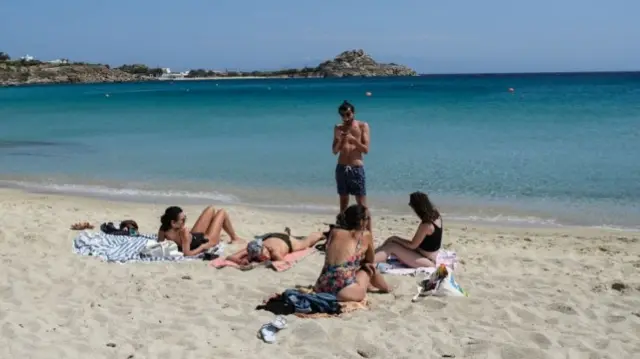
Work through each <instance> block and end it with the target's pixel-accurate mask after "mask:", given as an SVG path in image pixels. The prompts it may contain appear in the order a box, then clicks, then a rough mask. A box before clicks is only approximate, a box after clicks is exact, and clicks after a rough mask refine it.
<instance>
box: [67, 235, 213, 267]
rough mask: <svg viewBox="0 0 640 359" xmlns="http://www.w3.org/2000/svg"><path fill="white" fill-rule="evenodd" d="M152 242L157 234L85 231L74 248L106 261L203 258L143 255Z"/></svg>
mask: <svg viewBox="0 0 640 359" xmlns="http://www.w3.org/2000/svg"><path fill="white" fill-rule="evenodd" d="M152 243H157V236H155V235H150V234H140V235H138V236H121V235H112V234H106V233H103V232H88V231H84V232H81V233H80V234H78V236H77V237H76V238H75V239H74V240H73V248H72V249H73V252H74V253H76V254H79V255H83V256H93V257H98V258H100V259H102V260H104V261H106V262H120V263H126V262H158V261H183V260H194V259H202V255H200V256H195V257H185V256H183V255H172V256H166V257H147V256H143V255H142V252H143V250H144V249H145V248H147V245H150V244H152Z"/></svg>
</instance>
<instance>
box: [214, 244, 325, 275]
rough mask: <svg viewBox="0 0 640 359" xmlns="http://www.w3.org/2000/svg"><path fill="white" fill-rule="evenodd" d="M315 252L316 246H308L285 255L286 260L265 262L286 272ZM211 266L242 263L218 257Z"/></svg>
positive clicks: (275, 268) (218, 266)
mask: <svg viewBox="0 0 640 359" xmlns="http://www.w3.org/2000/svg"><path fill="white" fill-rule="evenodd" d="M313 252H315V248H307V249H303V250H301V251H296V252H293V253H289V254H287V255H286V256H284V260H281V261H268V262H266V263H265V266H266V267H269V268H271V269H273V270H275V271H276V272H284V271H286V270H288V269H290V268H291V267H293V265H294V264H296V263H297V262H299V261H301V260H303V259H304V258H306V257H308V256H309V255H310V254H311V253H313ZM209 266H210V267H214V268H217V269H220V268H224V267H233V268H239V267H240V265H238V264H237V263H235V262H232V261H230V260H227V259H225V258H222V257H220V258H216V259H214V260H212V261H211V262H209Z"/></svg>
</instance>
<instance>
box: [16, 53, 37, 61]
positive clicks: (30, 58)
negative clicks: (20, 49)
mask: <svg viewBox="0 0 640 359" xmlns="http://www.w3.org/2000/svg"><path fill="white" fill-rule="evenodd" d="M35 59H36V58H35V57H33V56H31V55H29V54H27V55H25V56H22V57H21V58H20V60H24V61H32V60H35Z"/></svg>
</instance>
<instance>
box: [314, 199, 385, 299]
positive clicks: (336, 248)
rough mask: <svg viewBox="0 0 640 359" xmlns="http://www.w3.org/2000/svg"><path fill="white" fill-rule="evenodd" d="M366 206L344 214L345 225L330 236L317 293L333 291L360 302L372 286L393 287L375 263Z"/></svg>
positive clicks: (341, 297)
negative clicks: (379, 271)
mask: <svg viewBox="0 0 640 359" xmlns="http://www.w3.org/2000/svg"><path fill="white" fill-rule="evenodd" d="M367 213H368V212H367V209H366V207H364V206H362V205H359V204H355V205H352V206H350V207H349V208H347V210H346V211H345V212H344V216H343V228H338V227H333V228H332V229H331V231H330V232H329V235H328V238H327V245H326V247H327V249H326V256H325V261H324V267H322V272H320V277H319V278H318V281H317V282H316V285H315V291H316V292H322V293H331V294H335V295H336V296H337V297H338V300H339V301H342V302H359V301H361V300H363V299H364V298H365V297H366V295H367V289H368V288H369V285H372V286H373V287H375V288H377V289H379V290H380V291H382V292H390V291H391V289H390V288H389V286H388V285H387V283H386V282H385V280H384V278H382V275H381V274H380V273H377V272H376V269H375V265H374V251H373V236H372V235H371V232H369V231H368V230H366V228H367V222H368V221H369V216H368V214H367Z"/></svg>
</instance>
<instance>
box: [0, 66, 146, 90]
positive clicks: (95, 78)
mask: <svg viewBox="0 0 640 359" xmlns="http://www.w3.org/2000/svg"><path fill="white" fill-rule="evenodd" d="M146 79H148V77H145V76H140V75H135V74H130V73H127V72H124V71H121V70H118V69H112V68H109V66H107V65H94V64H50V63H26V62H21V61H4V62H0V85H3V86H13V85H26V84H49V83H105V82H132V81H142V80H146Z"/></svg>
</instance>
